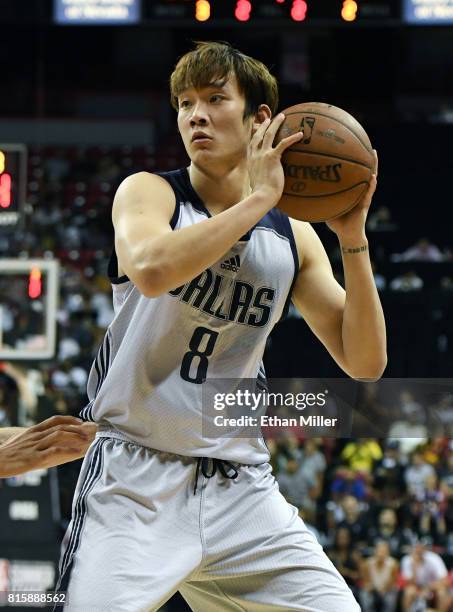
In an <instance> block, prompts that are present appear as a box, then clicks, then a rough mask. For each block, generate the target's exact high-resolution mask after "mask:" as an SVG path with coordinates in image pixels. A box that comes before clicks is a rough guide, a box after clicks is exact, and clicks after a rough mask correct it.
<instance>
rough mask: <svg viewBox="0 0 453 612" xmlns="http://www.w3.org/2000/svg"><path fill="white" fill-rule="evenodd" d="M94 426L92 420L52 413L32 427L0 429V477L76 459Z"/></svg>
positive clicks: (86, 446)
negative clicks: (51, 415) (81, 419)
mask: <svg viewBox="0 0 453 612" xmlns="http://www.w3.org/2000/svg"><path fill="white" fill-rule="evenodd" d="M96 430H97V426H96V424H95V423H82V421H80V419H76V418H75V417H70V416H54V417H51V418H50V419H46V420H45V421H43V422H42V423H39V424H38V425H33V427H26V428H24V427H7V428H4V429H0V478H9V477H12V476H17V475H18V474H23V473H24V472H28V471H30V470H36V469H38V468H49V467H53V466H55V465H60V464H62V463H67V462H68V461H74V460H75V459H80V458H81V457H83V456H84V455H85V453H86V451H87V450H88V447H89V446H90V444H91V443H92V441H93V440H94V436H95V434H96Z"/></svg>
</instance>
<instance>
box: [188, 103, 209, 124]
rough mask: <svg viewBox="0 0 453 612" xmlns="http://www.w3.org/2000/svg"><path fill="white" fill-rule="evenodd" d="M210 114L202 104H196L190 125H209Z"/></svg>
mask: <svg viewBox="0 0 453 612" xmlns="http://www.w3.org/2000/svg"><path fill="white" fill-rule="evenodd" d="M207 123H208V116H207V113H206V111H205V109H204V107H203V106H202V105H201V104H195V105H194V107H193V112H192V116H191V117H190V125H191V127H194V126H196V125H207Z"/></svg>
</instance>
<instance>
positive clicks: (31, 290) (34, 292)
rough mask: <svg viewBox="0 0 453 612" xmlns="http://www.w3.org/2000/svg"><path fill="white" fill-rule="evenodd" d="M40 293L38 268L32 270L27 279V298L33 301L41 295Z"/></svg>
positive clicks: (40, 285) (40, 284) (39, 271)
mask: <svg viewBox="0 0 453 612" xmlns="http://www.w3.org/2000/svg"><path fill="white" fill-rule="evenodd" d="M41 292H42V282H41V270H40V269H39V268H32V269H31V271H30V277H29V279H28V297H30V298H31V299H32V300H35V299H36V298H38V297H39V296H40V295H41Z"/></svg>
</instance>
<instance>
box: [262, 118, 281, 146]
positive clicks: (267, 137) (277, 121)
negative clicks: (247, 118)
mask: <svg viewBox="0 0 453 612" xmlns="http://www.w3.org/2000/svg"><path fill="white" fill-rule="evenodd" d="M284 121H285V115H284V114H283V113H279V114H278V115H275V117H274V118H273V119H272V121H271V123H270V124H269V126H268V128H267V130H266V133H265V134H264V137H263V147H266V148H272V146H273V144H274V140H275V135H276V134H277V132H278V130H279V129H280V127H281V125H282V123H283V122H284Z"/></svg>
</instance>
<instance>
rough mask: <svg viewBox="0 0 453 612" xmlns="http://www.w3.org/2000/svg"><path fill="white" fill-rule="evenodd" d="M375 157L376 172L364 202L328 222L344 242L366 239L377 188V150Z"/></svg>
mask: <svg viewBox="0 0 453 612" xmlns="http://www.w3.org/2000/svg"><path fill="white" fill-rule="evenodd" d="M373 156H374V172H373V174H372V175H371V180H370V185H369V187H368V189H367V191H366V193H365V195H364V196H363V198H362V200H361V201H360V202H359V204H357V206H355V207H354V208H353V209H352V210H350V211H349V212H347V213H345V214H344V215H341V217H337V218H336V219H332V220H331V221H327V222H326V224H327V226H328V227H329V228H330V229H331V230H332V231H333V232H335V233H336V234H337V236H338V238H339V239H340V241H342V242H347V241H353V242H354V241H356V240H364V239H365V223H366V218H367V215H368V211H369V209H370V206H371V201H372V199H373V195H374V192H375V191H376V186H377V173H378V157H377V152H376V150H375V149H373ZM355 246H359V245H355Z"/></svg>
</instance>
